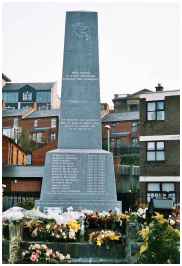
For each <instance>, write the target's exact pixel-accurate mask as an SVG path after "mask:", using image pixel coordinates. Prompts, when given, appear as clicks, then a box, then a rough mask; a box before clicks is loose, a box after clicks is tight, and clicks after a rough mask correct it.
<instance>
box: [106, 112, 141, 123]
mask: <svg viewBox="0 0 182 266" xmlns="http://www.w3.org/2000/svg"><path fill="white" fill-rule="evenodd" d="M133 120H139V112H123V113H110V114H108V115H106V116H104V118H103V119H102V122H122V121H133Z"/></svg>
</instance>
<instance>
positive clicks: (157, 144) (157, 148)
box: [147, 141, 165, 161]
mask: <svg viewBox="0 0 182 266" xmlns="http://www.w3.org/2000/svg"><path fill="white" fill-rule="evenodd" d="M164 160H165V155H164V141H153V142H147V161H164Z"/></svg>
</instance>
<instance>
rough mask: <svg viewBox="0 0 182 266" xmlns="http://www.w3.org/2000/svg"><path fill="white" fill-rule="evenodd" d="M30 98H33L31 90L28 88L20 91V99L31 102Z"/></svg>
mask: <svg viewBox="0 0 182 266" xmlns="http://www.w3.org/2000/svg"><path fill="white" fill-rule="evenodd" d="M25 96H26V97H25ZM32 99H33V93H32V91H29V90H26V91H23V93H22V101H23V102H32Z"/></svg>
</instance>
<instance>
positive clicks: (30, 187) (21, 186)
mask: <svg viewBox="0 0 182 266" xmlns="http://www.w3.org/2000/svg"><path fill="white" fill-rule="evenodd" d="M40 191H41V181H39V180H35V181H32V180H30V181H25V180H17V182H16V183H15V182H14V181H11V192H40Z"/></svg>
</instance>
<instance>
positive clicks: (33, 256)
mask: <svg viewBox="0 0 182 266" xmlns="http://www.w3.org/2000/svg"><path fill="white" fill-rule="evenodd" d="M30 259H31V261H33V262H35V261H38V258H37V255H36V253H34V252H33V253H32V255H31V257H30Z"/></svg>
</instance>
